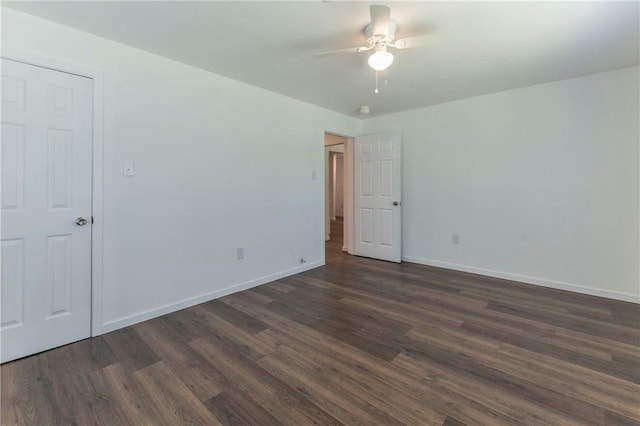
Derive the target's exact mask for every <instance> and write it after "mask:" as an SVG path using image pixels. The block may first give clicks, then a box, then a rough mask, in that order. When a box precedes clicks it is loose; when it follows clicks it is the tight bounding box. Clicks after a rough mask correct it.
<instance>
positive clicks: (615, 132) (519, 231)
mask: <svg viewBox="0 0 640 426" xmlns="http://www.w3.org/2000/svg"><path fill="white" fill-rule="evenodd" d="M638 77H639V70H638V68H637V67H634V68H627V69H622V70H617V71H611V72H606V73H601V74H595V75H589V76H586V77H582V78H576V79H571V80H565V81H560V82H555V83H550V84H544V85H540V86H534V87H527V88H522V89H518V90H512V91H508V92H502V93H497V94H492V95H487V96H482V97H477V98H472V99H467V100H462V101H457V102H451V103H447V104H441V105H437V106H433V107H429V108H423V109H417V110H412V111H407V112H403V113H398V114H393V115H388V116H383V117H377V118H371V119H368V120H366V121H364V122H363V133H367V134H368V133H376V132H385V131H393V130H396V131H401V132H402V139H403V140H402V143H403V148H402V150H403V163H402V165H403V194H404V199H403V256H404V258H405V259H406V260H409V261H413V262H418V263H425V264H432V265H436V266H444V267H450V268H453V269H461V270H467V271H471V272H478V273H482V274H487V275H494V276H502V277H505V278H510V279H515V280H521V281H525V282H530V283H535V284H541V285H546V286H551V287H557V288H565V289H569V290H575V291H581V292H585V293H589V294H596V295H603V296H607V297H614V298H619V299H623V300H633V301H639V300H640V298H639V297H638V296H639V295H640V289H639V275H638V265H639V251H638V236H639V229H638V220H639V217H640V212H639V207H638V196H639V175H638V157H639V152H638V145H639V142H638V141H639V134H638V125H639V113H640V112H639V108H638ZM452 234H459V235H460V244H459V245H453V244H452V243H451V236H452Z"/></svg>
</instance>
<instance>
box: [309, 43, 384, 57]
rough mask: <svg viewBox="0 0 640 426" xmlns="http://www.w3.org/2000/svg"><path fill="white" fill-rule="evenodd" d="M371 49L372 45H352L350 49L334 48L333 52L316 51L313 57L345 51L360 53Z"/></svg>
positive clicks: (340, 53) (343, 52)
mask: <svg viewBox="0 0 640 426" xmlns="http://www.w3.org/2000/svg"><path fill="white" fill-rule="evenodd" d="M369 49H371V48H370V47H366V46H362V47H350V48H348V49H340V50H332V51H331V52H321V53H314V54H313V57H314V58H323V57H325V56H333V55H343V54H345V53H360V52H364V51H365V50H369Z"/></svg>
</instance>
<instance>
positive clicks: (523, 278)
mask: <svg viewBox="0 0 640 426" xmlns="http://www.w3.org/2000/svg"><path fill="white" fill-rule="evenodd" d="M402 260H403V261H405V262H410V263H418V264H420V265H428V266H435V267H438V268H445V269H453V270H455V271H462V272H470V273H472V274H478V275H486V276H488V277H494V278H502V279H505V280H510V281H518V282H522V283H526V284H533V285H538V286H541V287H549V288H554V289H557V290H567V291H572V292H574V293H582V294H588V295H590V296H599V297H606V298H608V299H615V300H622V301H624V302H633V303H640V296H638V295H635V294H629V293H619V292H616V291H610V290H604V289H600V288H593V287H585V286H582V285H578V284H572V283H567V282H562V281H554V280H548V279H545V278H537V277H529V276H527V275H519V274H512V273H509V272H501V271H494V270H492V269H484V268H477V267H475V266H466V265H459V264H456V263H448V262H441V261H438V260H430V259H421V258H418V257H411V256H402Z"/></svg>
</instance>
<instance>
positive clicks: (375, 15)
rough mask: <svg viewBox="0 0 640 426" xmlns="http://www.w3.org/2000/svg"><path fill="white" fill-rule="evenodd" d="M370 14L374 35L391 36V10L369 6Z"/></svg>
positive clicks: (385, 7) (386, 7)
mask: <svg viewBox="0 0 640 426" xmlns="http://www.w3.org/2000/svg"><path fill="white" fill-rule="evenodd" d="M369 12H370V13H371V29H372V32H373V35H384V36H386V35H389V19H390V18H389V17H390V16H391V9H389V7H388V6H378V5H371V6H369Z"/></svg>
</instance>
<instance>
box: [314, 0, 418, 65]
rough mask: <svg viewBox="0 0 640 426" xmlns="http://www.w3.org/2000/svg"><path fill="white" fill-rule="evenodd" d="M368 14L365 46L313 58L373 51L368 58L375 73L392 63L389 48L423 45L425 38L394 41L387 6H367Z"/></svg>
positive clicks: (315, 55) (317, 54)
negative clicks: (368, 21)
mask: <svg viewBox="0 0 640 426" xmlns="http://www.w3.org/2000/svg"><path fill="white" fill-rule="evenodd" d="M369 12H370V14H371V23H370V24H368V25H367V26H366V27H365V28H364V30H363V33H364V35H365V36H366V37H367V45H366V46H360V47H351V48H348V49H340V50H333V51H331V52H323V53H316V54H314V55H313V56H314V57H316V58H321V57H324V56H331V55H340V54H343V53H360V52H365V51H368V50H374V53H373V54H372V55H371V56H369V61H368V62H369V66H370V67H371V68H373V69H374V70H376V71H384V70H386V69H387V68H389V66H390V65H391V63H392V62H393V55H392V54H391V52H389V48H390V47H392V48H396V49H407V48H411V47H419V46H422V45H423V42H424V41H425V39H426V37H425V36H418V37H409V38H404V39H401V40H395V36H396V28H397V26H396V23H395V22H394V21H392V20H391V18H390V16H391V9H390V8H389V7H388V6H380V5H371V6H369Z"/></svg>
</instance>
